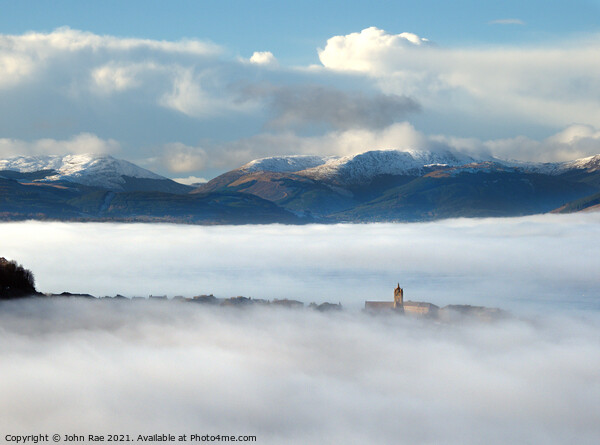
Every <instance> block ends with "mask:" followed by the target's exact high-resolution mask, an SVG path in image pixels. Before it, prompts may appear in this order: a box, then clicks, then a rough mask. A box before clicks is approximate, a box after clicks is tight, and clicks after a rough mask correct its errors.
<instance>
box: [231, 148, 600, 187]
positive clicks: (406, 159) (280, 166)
mask: <svg viewBox="0 0 600 445" xmlns="http://www.w3.org/2000/svg"><path fill="white" fill-rule="evenodd" d="M432 167H461V168H460V169H455V170H454V171H453V173H454V174H459V173H461V172H462V173H464V172H470V173H475V172H491V171H499V170H502V171H505V170H506V169H511V170H513V171H522V172H527V173H541V174H547V175H559V174H561V173H564V172H566V171H568V170H572V169H586V170H588V171H597V170H600V155H596V156H591V157H588V158H583V159H577V160H575V161H568V162H547V163H540V162H523V161H504V160H500V159H496V158H493V157H489V156H488V157H481V158H473V157H471V156H469V155H466V154H463V153H460V152H454V151H450V150H439V151H435V150H416V149H410V148H407V149H401V150H398V149H388V150H371V151H366V152H364V153H359V154H356V155H351V156H343V157H339V156H275V157H269V158H262V159H257V160H255V161H252V162H250V163H248V164H246V165H244V166H243V167H241V168H240V170H242V171H244V172H257V171H267V172H280V173H290V172H294V173H297V174H298V175H302V176H306V177H309V178H311V179H315V180H325V181H328V180H329V181H335V182H339V183H346V184H351V183H358V182H363V181H368V180H369V179H371V178H373V177H375V176H378V175H411V176H412V175H414V176H421V175H423V174H425V173H427V171H430V170H431V168H432Z"/></svg>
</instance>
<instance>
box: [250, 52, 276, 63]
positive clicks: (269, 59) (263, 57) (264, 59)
mask: <svg viewBox="0 0 600 445" xmlns="http://www.w3.org/2000/svg"><path fill="white" fill-rule="evenodd" d="M249 62H250V63H254V64H256V65H277V59H276V58H275V56H274V55H273V53H272V52H271V51H254V53H253V54H252V57H250V59H249Z"/></svg>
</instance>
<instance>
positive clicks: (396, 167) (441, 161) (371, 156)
mask: <svg viewBox="0 0 600 445" xmlns="http://www.w3.org/2000/svg"><path fill="white" fill-rule="evenodd" d="M474 162H477V160H476V159H474V158H472V157H470V156H467V155H463V154H460V153H453V152H450V151H429V150H413V149H404V150H372V151H367V152H365V153H360V154H357V155H352V156H344V157H342V158H337V159H331V160H329V161H328V162H326V163H325V164H323V165H320V166H317V167H313V168H310V169H307V170H305V171H303V172H301V173H300V174H302V175H304V176H308V177H311V178H314V179H334V178H335V179H337V180H340V181H341V182H345V183H353V182H360V181H364V180H368V179H370V178H373V177H375V176H378V175H415V176H416V175H422V174H423V172H424V170H425V169H427V168H429V167H434V166H440V167H441V166H448V167H453V166H459V165H465V164H470V163H474Z"/></svg>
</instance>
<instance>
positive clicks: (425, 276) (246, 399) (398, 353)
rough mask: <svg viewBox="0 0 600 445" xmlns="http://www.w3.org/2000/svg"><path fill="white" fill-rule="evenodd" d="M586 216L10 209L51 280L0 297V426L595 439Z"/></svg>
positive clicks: (593, 310) (594, 248)
mask: <svg viewBox="0 0 600 445" xmlns="http://www.w3.org/2000/svg"><path fill="white" fill-rule="evenodd" d="M599 235H600V214H588V215H572V216H554V215H552V216H536V217H527V218H515V219H485V220H450V221H442V222H436V223H427V224H376V225H338V226H303V227H297V226H293V227H286V226H242V227H197V226H173V225H144V224H135V225H118V224H115V225H112V224H67V223H41V222H27V223H9V224H1V225H0V246H1V252H0V256H5V257H7V258H10V259H15V260H17V261H19V262H20V263H22V264H23V265H24V266H25V267H27V268H29V269H31V270H33V272H34V273H35V275H36V278H37V287H38V289H39V290H41V291H45V292H62V291H71V292H89V293H92V294H94V295H97V296H103V295H115V294H116V293H121V294H124V295H127V296H134V295H140V296H147V295H149V294H154V295H160V294H167V295H170V296H174V295H185V296H193V295H197V294H202V293H214V294H215V295H216V296H218V297H228V296H235V295H245V296H252V297H256V298H269V299H271V298H284V297H287V298H296V299H299V300H302V301H304V302H306V303H308V302H311V301H316V302H322V301H331V302H336V303H337V302H341V303H342V304H343V305H344V307H345V308H346V310H345V311H344V312H342V313H331V314H321V313H318V312H315V311H309V310H298V311H295V310H283V309H276V308H269V307H267V308H253V309H247V310H236V309H234V308H229V309H228V308H209V307H206V306H202V305H196V304H191V303H185V302H177V301H139V300H136V301H119V300H116V301H114V300H113V301H111V300H92V301H88V300H79V299H70V300H69V299H53V300H43V299H42V300H21V301H4V302H0V432H2V437H4V434H9V433H10V434H35V433H48V434H54V433H60V434H64V433H76V434H92V433H98V434H108V433H124V434H131V435H135V436H137V434H154V433H172V434H184V433H188V434H189V433H201V434H232V435H256V436H257V442H256V443H265V444H281V443H292V444H305V443H336V444H337V443H340V444H345V443H360V444H363V443H365V444H367V443H407V444H413V443H452V444H469V443H472V444H479V443H490V444H505V443H544V444H553V443H557V444H558V443H577V444H580V443H584V444H585V443H590V444H592V443H597V441H598V437H600V412H599V411H598V409H597V407H598V406H600V375H599V373H598V369H600V310H599V309H600V276H599V275H600V274H598V270H600V258H599V255H598V252H599V251H600V249H599V248H600V236H599ZM397 282H400V284H401V285H402V286H403V287H404V289H405V298H407V299H414V300H425V301H430V302H433V303H435V304H437V305H439V306H443V305H445V304H452V303H458V304H461V303H466V304H479V305H487V306H496V307H500V308H503V309H507V310H509V311H510V312H511V313H512V316H511V317H509V318H507V319H505V320H500V321H497V322H494V323H484V322H480V321H475V320H473V321H465V322H461V323H453V324H445V323H437V322H433V321H430V320H415V319H408V318H403V317H373V316H368V315H365V314H362V313H361V312H360V308H361V307H362V304H363V302H364V300H365V299H381V300H391V299H392V293H393V288H394V287H395V285H396V283H397Z"/></svg>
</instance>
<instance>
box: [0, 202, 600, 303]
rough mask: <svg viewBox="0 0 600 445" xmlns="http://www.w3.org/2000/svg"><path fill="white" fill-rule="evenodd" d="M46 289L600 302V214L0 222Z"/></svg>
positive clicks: (0, 234) (0, 231)
mask: <svg viewBox="0 0 600 445" xmlns="http://www.w3.org/2000/svg"><path fill="white" fill-rule="evenodd" d="M0 246H1V249H2V252H1V253H0V255H4V256H6V257H8V258H11V259H15V260H17V261H19V262H20V263H22V264H23V265H25V266H26V267H27V268H30V269H31V270H33V272H34V273H35V275H36V279H37V287H38V289H40V290H41V291H44V292H62V291H70V292H88V293H91V294H93V295H96V296H104V295H115V294H117V293H121V294H124V295H126V296H148V295H150V294H154V295H169V296H174V295H184V296H193V295H198V294H204V293H214V294H215V295H216V296H218V297H230V296H237V295H244V296H250V297H255V298H268V299H272V298H295V299H299V300H302V301H305V302H307V303H308V302H310V301H317V302H322V301H331V302H335V303H337V302H341V303H342V304H344V305H346V306H347V307H352V308H355V309H357V308H359V307H361V306H362V304H363V302H364V300H365V299H391V298H392V289H393V287H395V285H396V283H398V282H400V284H401V285H402V286H403V287H404V288H405V297H406V298H407V299H412V300H424V301H431V302H433V303H435V304H438V305H440V306H442V305H445V304H451V303H467V304H483V305H492V306H498V307H501V308H505V309H510V310H518V311H520V310H526V309H533V310H534V311H536V312H537V311H540V310H545V309H546V308H552V309H553V310H554V309H558V310H567V309H568V310H571V309H599V308H600V303H599V302H600V274H598V270H600V255H598V252H599V251H600V213H591V214H580V215H541V216H532V217H524V218H506V219H504V218H503V219H482V220H478V219H458V220H445V221H439V222H433V223H417V224H365V225H331V226H321V225H309V226H280V225H265V226H216V227H203V226H183V225H167V224H165V225H160V224H158V225H153V224H106V223H102V224H92V223H84V224H75V223H48V222H25V223H5V224H0Z"/></svg>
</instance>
